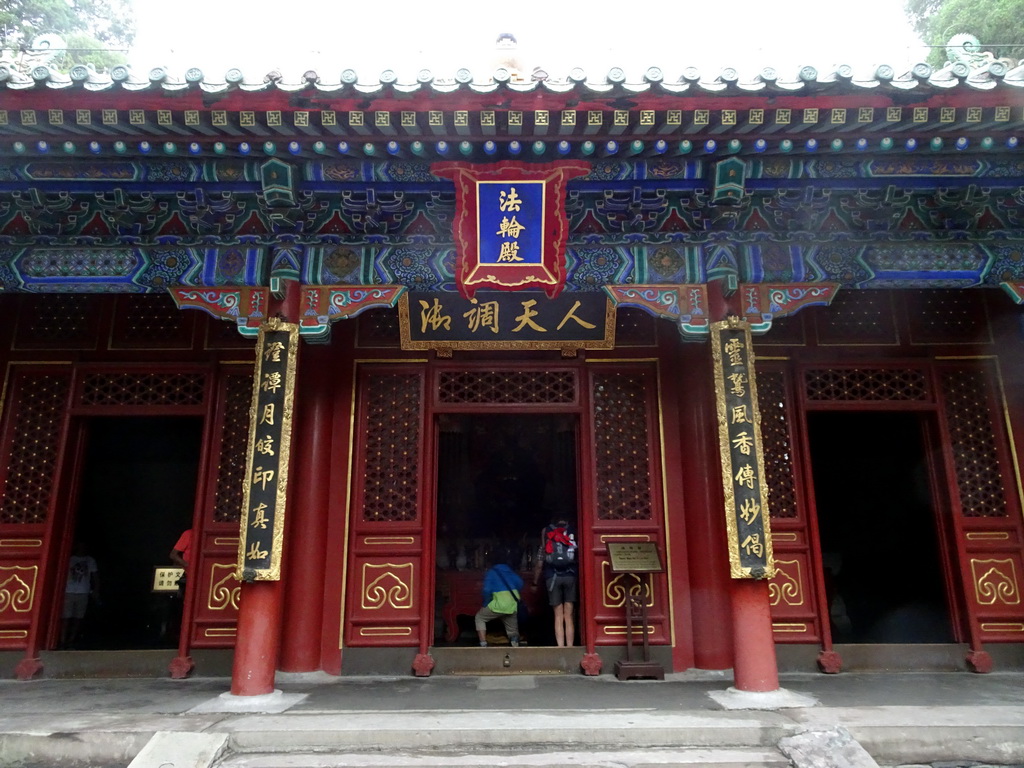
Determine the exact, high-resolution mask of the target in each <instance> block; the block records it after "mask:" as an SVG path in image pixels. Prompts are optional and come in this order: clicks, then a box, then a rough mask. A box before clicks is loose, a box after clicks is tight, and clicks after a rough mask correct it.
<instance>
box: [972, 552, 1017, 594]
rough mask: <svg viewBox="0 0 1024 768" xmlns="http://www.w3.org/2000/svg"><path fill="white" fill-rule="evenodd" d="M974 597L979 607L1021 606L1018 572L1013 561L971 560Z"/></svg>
mask: <svg viewBox="0 0 1024 768" xmlns="http://www.w3.org/2000/svg"><path fill="white" fill-rule="evenodd" d="M971 575H972V576H973V577H974V597H975V600H977V602H978V604H979V605H994V604H995V603H997V602H999V603H1003V604H1004V605H1019V604H1020V591H1019V589H1018V587H1017V584H1018V582H1017V570H1016V566H1015V565H1014V562H1013V560H1010V559H1008V558H1007V559H1005V560H996V559H989V560H977V559H972V560H971Z"/></svg>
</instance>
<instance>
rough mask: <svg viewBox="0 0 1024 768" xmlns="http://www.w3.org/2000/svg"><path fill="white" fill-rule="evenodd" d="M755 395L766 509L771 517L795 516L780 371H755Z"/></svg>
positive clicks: (791, 449)
mask: <svg viewBox="0 0 1024 768" xmlns="http://www.w3.org/2000/svg"><path fill="white" fill-rule="evenodd" d="M757 399H758V408H759V410H760V411H761V442H762V445H763V448H764V471H765V475H766V479H767V482H768V492H769V494H770V495H769V497H768V509H769V511H770V514H771V516H772V517H796V516H797V503H796V481H795V479H794V473H793V446H792V444H791V440H790V432H789V414H788V413H787V412H786V379H785V376H784V374H782V373H781V372H777V371H768V372H760V373H758V375H757Z"/></svg>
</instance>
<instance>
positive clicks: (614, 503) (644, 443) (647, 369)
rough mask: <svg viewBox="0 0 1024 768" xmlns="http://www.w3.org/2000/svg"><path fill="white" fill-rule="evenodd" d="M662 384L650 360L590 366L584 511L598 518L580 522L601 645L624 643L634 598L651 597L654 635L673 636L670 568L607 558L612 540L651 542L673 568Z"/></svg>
mask: <svg viewBox="0 0 1024 768" xmlns="http://www.w3.org/2000/svg"><path fill="white" fill-rule="evenodd" d="M656 382H657V370H656V368H655V366H654V364H652V363H644V364H631V365H625V364H620V365H616V366H612V365H607V366H606V365H600V366H598V365H595V366H594V367H593V368H592V369H591V370H590V407H591V414H592V416H591V419H592V427H591V429H592V452H591V454H590V456H591V462H592V467H593V468H592V470H591V471H592V473H593V475H592V476H593V478H594V486H595V488H596V491H595V493H594V496H593V501H592V504H589V505H587V504H586V503H585V500H586V499H587V498H589V495H587V494H584V496H583V499H584V506H583V513H584V514H589V515H591V516H592V517H591V519H590V521H589V525H581V531H582V532H583V534H584V535H589V538H588V539H584V542H583V543H584V546H583V547H581V553H583V554H582V555H581V556H584V557H589V558H590V563H589V568H587V569H585V570H584V574H585V575H589V574H592V575H593V576H592V578H594V579H595V580H596V581H597V583H596V584H592V585H589V586H588V587H587V588H586V589H585V595H586V598H587V603H586V607H587V614H586V617H587V619H588V632H589V636H590V637H592V638H594V644H595V645H624V644H625V642H626V637H625V635H626V616H625V609H626V600H627V598H628V597H630V596H640V597H642V598H643V599H644V600H645V602H646V605H647V621H648V626H647V633H648V639H649V641H650V642H651V643H652V644H655V645H668V644H670V643H671V642H672V624H671V618H670V613H671V610H670V606H669V599H668V578H667V574H666V573H665V572H662V573H654V574H630V573H614V572H613V571H612V570H611V560H610V558H609V556H608V542H609V541H624V542H637V541H650V542H654V543H655V545H656V546H657V548H658V552H659V553H660V555H661V559H662V565H663V567H665V568H666V569H667V568H668V553H667V552H666V537H665V516H664V510H663V506H662V491H661V458H660V454H659V450H658V448H659V446H660V444H661V439H660V438H661V435H660V432H659V428H658V424H659V419H658V418H657V413H658V410H657V409H658V401H657V388H656ZM585 586H586V585H585ZM634 639H635V640H638V638H634Z"/></svg>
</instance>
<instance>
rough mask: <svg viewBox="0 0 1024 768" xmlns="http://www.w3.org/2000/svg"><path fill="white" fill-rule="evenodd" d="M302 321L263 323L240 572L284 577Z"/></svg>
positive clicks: (252, 577) (247, 577)
mask: <svg viewBox="0 0 1024 768" xmlns="http://www.w3.org/2000/svg"><path fill="white" fill-rule="evenodd" d="M298 339H299V327H298V326H297V325H294V324H292V323H283V322H281V321H279V320H277V319H276V318H273V319H271V320H269V321H268V322H267V323H266V324H264V325H263V327H261V328H260V333H259V339H258V341H257V343H256V374H255V376H254V377H253V391H252V407H251V409H250V412H249V449H248V452H247V454H246V472H245V484H244V501H243V504H242V520H241V529H240V531H239V544H238V573H237V575H238V578H240V579H242V580H243V581H277V580H278V579H280V578H281V550H282V548H283V545H284V541H283V539H284V512H285V503H286V500H287V494H288V457H289V455H290V452H291V437H292V415H293V406H294V400H295V363H296V357H297V355H298Z"/></svg>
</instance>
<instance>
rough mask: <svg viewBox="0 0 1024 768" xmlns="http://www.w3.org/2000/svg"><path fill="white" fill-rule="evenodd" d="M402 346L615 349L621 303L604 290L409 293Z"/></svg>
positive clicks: (402, 314)
mask: <svg viewBox="0 0 1024 768" xmlns="http://www.w3.org/2000/svg"><path fill="white" fill-rule="evenodd" d="M398 313H399V314H398V317H399V323H400V325H401V329H402V349H562V350H565V349H612V348H613V347H614V346H615V307H614V305H613V304H612V303H611V301H609V300H608V298H607V297H605V295H604V294H603V293H596V292H595V293H563V294H561V295H559V296H557V297H555V298H553V299H552V298H548V297H547V296H545V295H544V293H542V292H540V291H515V292H498V291H478V292H477V294H476V295H475V296H474V297H473V298H469V299H467V298H465V297H463V296H460V295H459V294H457V293H442V292H420V293H406V294H404V295H403V296H402V298H401V300H400V301H399V304H398Z"/></svg>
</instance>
